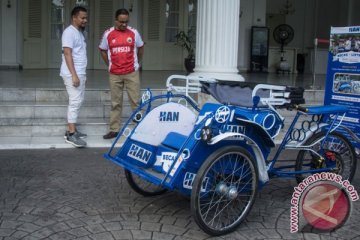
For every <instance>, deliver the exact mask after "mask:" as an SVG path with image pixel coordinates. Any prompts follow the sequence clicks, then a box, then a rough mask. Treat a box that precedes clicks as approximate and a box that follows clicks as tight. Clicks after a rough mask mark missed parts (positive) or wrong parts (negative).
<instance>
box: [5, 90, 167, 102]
mask: <svg viewBox="0 0 360 240" xmlns="http://www.w3.org/2000/svg"><path fill="white" fill-rule="evenodd" d="M143 91H145V89H143V90H142V92H143ZM151 91H152V93H153V95H159V94H161V93H164V92H166V91H165V90H161V89H152V90H151ZM84 100H85V102H106V101H110V91H109V89H86V90H85V99H84ZM0 101H1V102H17V101H19V102H67V101H68V95H67V92H66V90H65V89H61V88H59V89H57V88H0ZM124 102H127V94H124Z"/></svg>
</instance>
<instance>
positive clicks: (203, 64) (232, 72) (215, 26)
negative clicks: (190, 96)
mask: <svg viewBox="0 0 360 240" xmlns="http://www.w3.org/2000/svg"><path fill="white" fill-rule="evenodd" d="M239 14H240V0H198V11H197V31H196V55H195V69H194V73H192V74H191V75H196V76H204V77H212V78H216V79H219V80H229V81H244V78H243V77H242V76H241V75H240V74H238V68H237V60H238V41H239V18H240V16H239Z"/></svg>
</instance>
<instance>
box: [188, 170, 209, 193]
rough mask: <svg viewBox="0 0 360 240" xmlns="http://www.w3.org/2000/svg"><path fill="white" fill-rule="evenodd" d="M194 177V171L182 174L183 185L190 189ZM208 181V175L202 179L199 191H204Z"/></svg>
mask: <svg viewBox="0 0 360 240" xmlns="http://www.w3.org/2000/svg"><path fill="white" fill-rule="evenodd" d="M195 177H196V174H195V173H191V172H186V173H185V176H184V181H183V187H184V188H186V189H192V186H193V183H194V181H195ZM208 181H209V178H208V177H206V178H204V181H203V182H202V186H201V192H205V189H206V187H207V184H208Z"/></svg>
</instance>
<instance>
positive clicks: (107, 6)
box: [99, 0, 115, 33]
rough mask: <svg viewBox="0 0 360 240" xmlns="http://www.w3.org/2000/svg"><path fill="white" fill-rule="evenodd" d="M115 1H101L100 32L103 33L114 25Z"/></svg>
mask: <svg viewBox="0 0 360 240" xmlns="http://www.w3.org/2000/svg"><path fill="white" fill-rule="evenodd" d="M114 14H115V13H114V11H113V0H101V1H100V11H99V16H100V19H99V31H100V33H103V32H104V31H105V30H106V29H108V28H110V27H112V26H113V25H114V18H115V16H114Z"/></svg>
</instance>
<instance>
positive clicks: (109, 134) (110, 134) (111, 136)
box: [103, 131, 119, 139]
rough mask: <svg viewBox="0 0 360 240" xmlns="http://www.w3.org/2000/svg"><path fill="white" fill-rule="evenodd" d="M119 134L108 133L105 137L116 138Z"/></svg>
mask: <svg viewBox="0 0 360 240" xmlns="http://www.w3.org/2000/svg"><path fill="white" fill-rule="evenodd" d="M118 133H119V132H111V131H110V132H108V133H107V134H105V135H104V136H103V138H104V139H111V138H116V137H117V135H118Z"/></svg>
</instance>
